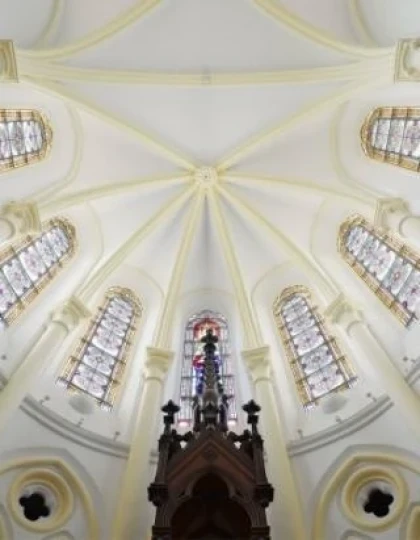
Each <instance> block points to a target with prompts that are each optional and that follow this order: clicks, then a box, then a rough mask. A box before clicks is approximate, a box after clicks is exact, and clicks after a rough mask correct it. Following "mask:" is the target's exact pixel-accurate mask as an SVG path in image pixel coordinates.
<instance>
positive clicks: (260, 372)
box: [242, 345, 271, 384]
mask: <svg viewBox="0 0 420 540" xmlns="http://www.w3.org/2000/svg"><path fill="white" fill-rule="evenodd" d="M242 358H243V360H244V362H245V364H246V366H247V368H248V369H249V372H250V374H251V377H252V380H253V382H254V384H256V383H258V382H259V381H270V380H271V363H270V347H268V345H263V346H262V347H256V348H254V349H245V350H244V351H242Z"/></svg>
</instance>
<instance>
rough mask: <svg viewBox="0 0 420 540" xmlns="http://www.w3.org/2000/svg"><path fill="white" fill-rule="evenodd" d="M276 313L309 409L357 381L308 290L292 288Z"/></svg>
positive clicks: (276, 306) (277, 305)
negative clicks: (313, 303) (332, 393)
mask: <svg viewBox="0 0 420 540" xmlns="http://www.w3.org/2000/svg"><path fill="white" fill-rule="evenodd" d="M273 313H274V318H275V320H276V323H277V327H278V329H279V332H280V336H281V339H282V342H283V346H284V348H285V349H286V353H287V357H288V359H289V362H290V366H291V368H292V372H293V376H294V378H295V382H296V386H297V390H298V393H299V397H300V399H301V401H302V403H303V405H304V407H305V408H311V407H313V406H314V405H317V404H318V402H319V400H320V399H321V398H323V397H325V396H327V395H328V394H330V393H331V392H336V391H338V390H342V389H345V388H349V387H350V386H351V385H352V384H353V383H354V382H355V381H356V376H355V374H354V372H353V370H352V368H351V366H350V365H349V363H348V362H347V360H346V358H345V357H344V355H343V353H342V352H341V351H340V349H339V347H338V345H337V342H336V340H335V338H334V337H331V336H330V335H329V334H328V332H327V329H326V325H325V322H324V320H323V318H322V317H321V315H320V314H319V313H318V311H317V309H316V308H315V307H314V306H313V305H312V302H311V297H310V294H309V291H308V290H307V289H305V288H304V287H290V288H288V289H286V290H285V291H283V293H282V294H281V295H280V296H278V297H277V298H276V300H275V301H274V305H273Z"/></svg>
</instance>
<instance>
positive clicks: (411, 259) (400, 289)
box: [338, 215, 420, 325]
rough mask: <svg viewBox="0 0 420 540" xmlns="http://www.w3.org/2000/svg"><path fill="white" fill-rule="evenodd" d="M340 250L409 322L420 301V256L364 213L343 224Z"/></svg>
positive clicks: (393, 311)
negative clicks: (371, 221) (365, 216)
mask: <svg viewBox="0 0 420 540" xmlns="http://www.w3.org/2000/svg"><path fill="white" fill-rule="evenodd" d="M338 249H339V251H340V253H341V254H342V256H343V258H344V260H345V261H346V262H347V263H348V264H349V265H350V266H351V267H352V268H353V270H354V271H355V272H356V274H358V275H359V276H360V277H361V278H362V279H363V281H364V282H365V283H366V284H367V285H368V286H369V288H370V289H371V290H372V291H373V292H374V293H375V295H376V296H377V297H378V298H379V299H380V300H381V301H382V302H383V303H384V304H385V305H386V306H387V307H388V308H389V309H390V310H391V311H392V313H394V314H395V315H396V316H397V317H398V319H399V320H400V321H401V322H402V323H403V324H405V325H408V324H409V323H410V322H411V321H412V319H413V318H414V317H415V310H416V306H417V304H418V302H419V300H420V259H419V256H418V255H417V254H416V252H415V251H414V250H413V249H411V248H410V247H409V246H407V245H406V244H404V243H403V242H401V241H400V240H399V239H398V238H396V237H395V236H394V235H392V234H391V233H390V232H387V231H385V230H383V229H380V228H378V227H375V226H373V225H372V224H370V223H369V222H368V221H367V220H366V219H365V218H363V217H362V216H360V215H355V216H352V217H350V218H349V219H348V220H346V221H345V222H344V223H343V224H342V225H341V227H340V231H339V236H338Z"/></svg>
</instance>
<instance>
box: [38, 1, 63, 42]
mask: <svg viewBox="0 0 420 540" xmlns="http://www.w3.org/2000/svg"><path fill="white" fill-rule="evenodd" d="M64 6H65V0H53V5H52V8H51V12H50V16H49V18H48V21H47V24H46V25H45V28H44V30H43V32H42V34H41V35H40V36H39V38H38V39H37V41H36V43H35V44H34V45H33V48H34V49H40V48H42V47H45V46H47V44H48V42H49V41H50V39H52V38H53V37H54V36H55V35H56V34H57V30H58V27H59V25H60V22H61V18H62V15H63V11H64Z"/></svg>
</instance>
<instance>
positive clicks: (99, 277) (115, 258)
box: [77, 185, 197, 299]
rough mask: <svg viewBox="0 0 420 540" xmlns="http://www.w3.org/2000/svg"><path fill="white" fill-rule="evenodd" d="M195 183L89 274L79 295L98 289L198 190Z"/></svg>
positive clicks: (170, 201)
mask: <svg viewBox="0 0 420 540" xmlns="http://www.w3.org/2000/svg"><path fill="white" fill-rule="evenodd" d="M196 189H197V187H196V186H195V185H193V186H190V187H188V188H187V189H186V190H184V191H183V192H182V193H181V194H178V195H176V196H175V197H173V198H172V199H170V200H169V201H168V202H167V203H166V204H165V205H164V206H163V207H162V208H161V209H160V210H159V211H158V212H156V213H155V214H154V215H153V216H152V217H151V218H150V219H149V220H148V221H146V223H144V224H143V225H142V226H141V227H140V228H139V229H137V230H136V231H134V233H133V234H132V235H131V236H130V237H129V238H128V239H127V240H126V241H125V242H124V243H123V244H122V245H121V246H120V247H119V248H118V249H117V250H116V251H114V253H113V254H112V255H110V256H109V257H108V259H107V260H106V261H105V262H104V263H103V264H102V266H101V267H100V268H98V269H97V270H96V272H95V273H94V274H93V275H90V276H87V278H86V280H85V282H84V283H83V284H82V285H81V286H80V287H79V289H78V292H77V295H78V296H80V298H83V299H87V298H89V297H90V296H92V294H93V293H94V292H95V291H96V289H97V288H98V287H99V286H100V284H101V282H102V281H103V280H105V279H106V278H107V277H108V276H109V275H110V274H111V273H112V272H113V271H114V270H116V269H117V268H118V266H120V264H121V263H122V262H123V261H124V260H125V259H126V258H127V257H128V255H130V253H132V251H133V250H134V249H135V248H136V247H137V246H138V245H139V244H140V243H141V242H142V240H144V239H145V238H146V237H147V236H148V235H149V234H150V233H151V232H152V231H153V230H154V229H156V227H158V226H159V225H161V224H162V222H163V221H164V219H165V218H166V217H167V216H168V215H169V214H170V213H172V212H174V211H175V210H176V209H178V208H179V207H180V206H182V204H184V203H185V202H186V201H187V200H188V199H189V198H190V197H191V196H192V195H193V193H194V192H195V191H196Z"/></svg>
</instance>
